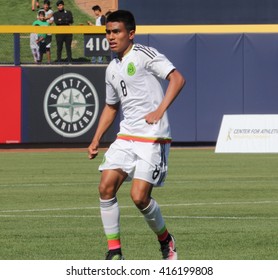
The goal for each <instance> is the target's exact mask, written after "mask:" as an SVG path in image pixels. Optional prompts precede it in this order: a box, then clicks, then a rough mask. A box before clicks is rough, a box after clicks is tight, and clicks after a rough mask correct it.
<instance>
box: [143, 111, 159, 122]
mask: <svg viewBox="0 0 278 280" xmlns="http://www.w3.org/2000/svg"><path fill="white" fill-rule="evenodd" d="M161 118H162V116H161V114H160V113H159V112H157V111H154V112H151V113H149V114H148V115H146V116H145V121H146V123H148V124H157V123H158V121H159V120H160V119H161Z"/></svg>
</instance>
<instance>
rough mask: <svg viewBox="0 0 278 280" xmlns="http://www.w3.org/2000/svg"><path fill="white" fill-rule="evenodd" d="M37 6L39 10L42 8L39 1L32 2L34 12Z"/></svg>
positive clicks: (33, 0)
mask: <svg viewBox="0 0 278 280" xmlns="http://www.w3.org/2000/svg"><path fill="white" fill-rule="evenodd" d="M35 6H36V8H37V9H39V7H40V3H39V1H35V0H32V11H35Z"/></svg>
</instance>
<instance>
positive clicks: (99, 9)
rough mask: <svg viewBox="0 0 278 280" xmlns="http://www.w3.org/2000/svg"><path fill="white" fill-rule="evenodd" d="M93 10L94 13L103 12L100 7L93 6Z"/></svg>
mask: <svg viewBox="0 0 278 280" xmlns="http://www.w3.org/2000/svg"><path fill="white" fill-rule="evenodd" d="M92 10H94V11H100V12H101V8H100V6H99V5H95V6H93V7H92Z"/></svg>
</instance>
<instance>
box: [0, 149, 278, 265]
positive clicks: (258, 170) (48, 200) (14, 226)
mask: <svg viewBox="0 0 278 280" xmlns="http://www.w3.org/2000/svg"><path fill="white" fill-rule="evenodd" d="M102 154H103V151H101V153H100V155H99V157H98V158H96V159H95V160H93V161H89V160H88V159H87V154H86V149H84V151H83V150H81V151H80V150H78V151H76V150H71V149H69V150H67V151H59V150H57V151H56V152H50V151H42V150H39V151H35V152H33V151H28V152H21V151H15V152H14V151H7V150H6V151H4V152H1V153H0V176H1V181H0V224H1V226H0V248H1V250H0V259H1V260H14V259H16V260H21V259H27V260H44V259H49V260H65V259H68V260H90V259H91V260H101V259H103V258H104V253H105V251H106V240H105V237H104V234H103V229H102V225H101V220H100V215H99V208H98V206H99V202H98V190H97V186H98V182H99V176H100V174H99V172H98V171H97V167H98V165H99V163H100V162H101V160H102ZM277 166H278V156H277V155H276V154H248V155H247V154H215V153H214V151H213V150H212V149H192V150H191V149H172V150H171V154H170V164H169V175H168V178H167V181H166V185H165V187H163V188H157V189H154V191H153V196H154V197H155V198H156V200H157V201H158V203H159V204H160V206H161V211H162V213H163V215H164V218H165V220H166V223H167V226H168V228H169V230H170V232H171V233H173V234H174V235H175V237H176V239H177V248H178V253H179V258H180V259H184V260H186V259H188V260H207V259H209V260H222V259H223V260H255V259H256V260H270V259H275V260H277V257H278V234H277V232H278V174H277ZM129 188H130V184H129V183H126V184H124V185H123V186H122V188H121V189H120V191H119V193H118V200H119V204H120V206H121V229H122V243H123V252H124V255H125V258H126V259H128V260H140V259H142V260H143V259H150V260H151V259H160V258H161V256H160V252H159V246H158V243H157V241H156V238H155V236H154V234H153V233H152V232H151V231H150V230H149V229H148V227H147V225H146V224H145V221H144V219H143V218H142V217H141V214H140V213H139V212H138V211H137V210H136V208H135V206H133V204H132V202H131V199H130V197H129Z"/></svg>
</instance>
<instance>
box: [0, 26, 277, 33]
mask: <svg viewBox="0 0 278 280" xmlns="http://www.w3.org/2000/svg"><path fill="white" fill-rule="evenodd" d="M32 32H34V33H52V34H58V33H60V34H61V33H73V34H78V33H79V34H104V33H105V26H87V25H86V26H83V25H80V26H48V27H45V26H30V25H0V33H32ZM136 33H137V34H191V33H224V34H227V33H278V24H240V25H138V26H137V27H136Z"/></svg>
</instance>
